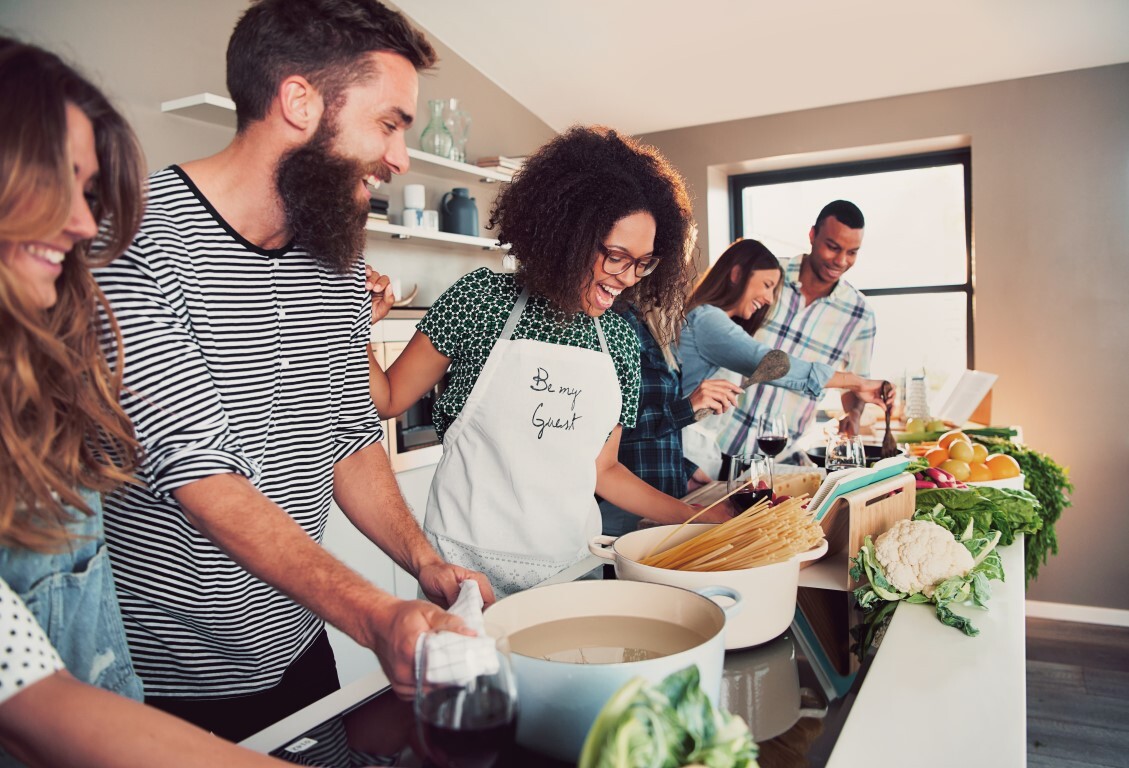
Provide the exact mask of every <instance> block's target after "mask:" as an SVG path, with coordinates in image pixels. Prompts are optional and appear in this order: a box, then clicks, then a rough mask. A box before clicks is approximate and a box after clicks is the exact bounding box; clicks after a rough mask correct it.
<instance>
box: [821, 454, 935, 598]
mask: <svg viewBox="0 0 1129 768" xmlns="http://www.w3.org/2000/svg"><path fill="white" fill-rule="evenodd" d="M916 495H917V493H916V490H915V485H914V478H913V475H911V474H909V473H908V472H903V473H902V474H899V475H895V476H894V477H891V478H889V479H888V480H883V481H882V482H879V483H875V484H874V485H868V486H867V487H865V488H860V489H858V490H857V491H852V492H850V493H847V494H844V495H843V496H841V497H840V498H838V499H836V500H835V502H834V504H833V505H832V507H831V509H830V510H828V512H827V514H826V515H824V517H823V520H821V521H820V525H821V526H822V527H823V533H824V535H825V536H826V537H827V555H826V556H825V558H824V559H825V560H829V561H831V562H839V563H842V562H844V561H845V562H846V565H847V568H846V571H847V572H845V573H843V574H842V577H841V578H842V580H843V583H844V584H845V588H846V589H854V588H855V587H857V586H859V582H857V581H855V580H854V579H852V578H851V576H850V573H849V571H850V561H849V558H851V557H854V556H855V555H856V554H857V553H858V551H859V547H861V546H862V542H863V539H864V538H865V537H867V536H870V537H871V538H872V539H873V538H875V537H877V536H878V535H879V534H881V533H882V532H884V531H886V530H887V529H889V528H890V527H892V526H893V525H894V523H896V522H898V521H899V520H908V519H909V518H911V517H913V506H914V500H915V497H916Z"/></svg>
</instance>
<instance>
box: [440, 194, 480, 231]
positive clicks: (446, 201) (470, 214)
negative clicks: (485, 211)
mask: <svg viewBox="0 0 1129 768" xmlns="http://www.w3.org/2000/svg"><path fill="white" fill-rule="evenodd" d="M439 229H441V230H443V231H444V232H451V233H453V234H456V235H471V236H472V237H477V236H478V206H477V205H475V203H474V198H473V197H471V196H470V190H468V189H467V188H466V187H455V188H454V189H452V190H451V191H450V192H448V193H447V194H445V195H443V199H442V200H441V201H440V202H439Z"/></svg>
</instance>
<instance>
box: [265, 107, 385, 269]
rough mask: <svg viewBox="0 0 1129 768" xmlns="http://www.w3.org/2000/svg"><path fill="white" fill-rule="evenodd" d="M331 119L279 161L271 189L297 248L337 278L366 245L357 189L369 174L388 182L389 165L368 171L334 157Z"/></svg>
mask: <svg viewBox="0 0 1129 768" xmlns="http://www.w3.org/2000/svg"><path fill="white" fill-rule="evenodd" d="M336 136H337V125H336V120H335V116H333V115H330V114H326V115H324V116H323V118H322V124H321V125H320V126H318V130H317V131H316V132H315V133H314V135H313V137H312V138H311V139H310V140H309V141H308V142H306V143H305V144H304V145H302V146H300V147H297V148H295V149H292V150H291V151H290V152H288V153H287V154H285V155H284V156H283V157H282V159H281V160H279V162H278V169H277V171H276V172H275V186H276V188H277V189H278V195H279V198H280V199H281V200H282V207H283V210H284V212H285V214H286V225H287V227H288V228H289V230H290V232H291V233H292V234H293V236H294V239H295V241H296V242H297V244H298V245H300V246H301V247H302V248H304V249H305V250H306V251H307V252H308V253H309V254H310V255H311V256H313V257H314V258H315V259H318V260H319V261H321V262H322V263H324V264H326V265H327V266H329V267H330V269H332V270H333V271H334V272H337V273H338V274H342V275H343V274H348V273H349V272H350V271H351V270H352V269H353V267H354V266H356V264H357V261H358V260H359V259H360V257H361V254H362V253H363V251H364V246H365V221H366V219H367V217H368V205H367V204H366V203H359V202H357V197H356V195H357V184H358V183H359V182H360V180H361V179H362V178H364V177H365V176H367V175H368V174H370V173H375V174H376V175H377V176H378V177H379V178H381V179H387V178H388V177H389V176H390V174H389V173H388V170H387V166H385V165H384V164H383V163H380V162H377V163H376V164H375V167H374V168H373V169H366V168H365V167H364V166H363V165H362V164H361V163H360V162H358V161H356V160H353V159H351V158H348V157H343V156H341V155H339V154H337V153H335V152H334V151H333V149H332V146H331V145H332V143H333V140H334V138H335V137H336Z"/></svg>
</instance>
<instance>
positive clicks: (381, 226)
mask: <svg viewBox="0 0 1129 768" xmlns="http://www.w3.org/2000/svg"><path fill="white" fill-rule="evenodd" d="M365 229H367V230H368V231H369V232H377V233H380V234H385V235H389V236H390V237H392V238H394V239H396V240H411V239H413V238H418V239H420V240H429V241H434V242H440V243H450V244H453V245H461V246H471V247H475V248H481V249H482V250H484V251H505V250H509V246H508V245H499V244H498V241H497V240H493V239H491V238H489V237H472V236H470V235H456V234H453V233H451V232H439V231H436V230H432V229H419V228H415V229H409V228H408V227H402V226H400V225H399V224H389V223H388V222H386V221H381V220H379V219H369V220H368V221H367V222H365Z"/></svg>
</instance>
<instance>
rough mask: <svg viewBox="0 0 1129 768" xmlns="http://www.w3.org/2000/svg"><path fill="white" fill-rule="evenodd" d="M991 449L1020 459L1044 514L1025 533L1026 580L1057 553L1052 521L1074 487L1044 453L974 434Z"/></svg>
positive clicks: (1025, 483) (1067, 503) (1067, 502)
mask: <svg viewBox="0 0 1129 768" xmlns="http://www.w3.org/2000/svg"><path fill="white" fill-rule="evenodd" d="M974 439H975V440H976V441H977V442H980V443H983V444H984V445H986V446H987V447H988V450H989V451H991V452H992V453H1006V454H1008V455H1009V456H1011V457H1013V458H1014V459H1015V460H1016V461H1017V462H1019V467H1020V469H1022V470H1023V487H1024V488H1026V489H1027V490H1028V491H1030V492H1031V494H1032V495H1034V496H1035V498H1036V499H1038V500H1039V505H1040V506H1039V510H1038V512H1039V515H1040V516H1041V517H1042V518H1043V527H1042V529H1041V530H1040V531H1039V532H1038V533H1036V534H1035V535H1033V536H1028V537H1027V542H1026V545H1027V548H1026V557H1027V563H1026V570H1027V584H1030V583H1031V581H1032V580H1033V579H1034V578H1035V577H1037V576H1038V575H1039V566H1040V565H1043V564H1045V563H1046V562H1047V557H1049V556H1050V555H1055V554H1058V537H1057V536H1056V535H1055V523H1057V522H1058V519H1059V518H1060V517H1061V516H1062V512H1063V510H1065V509H1066V508H1067V507H1069V506H1070V499H1069V497H1068V494H1069V493H1070V492H1072V491H1073V490H1074V485H1073V484H1072V483H1071V482H1070V473H1069V471H1068V470H1067V469H1066V468H1065V467H1061V466H1059V465H1058V464H1057V463H1055V461H1054V459H1052V458H1051V457H1050V456H1047V455H1046V454H1045V453H1039V452H1038V451H1035V450H1032V449H1031V448H1028V447H1027V446H1025V445H1020V444H1018V443H1013V442H1011V441H1010V440H1005V439H999V438H991V437H985V436H976V437H975V438H974Z"/></svg>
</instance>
